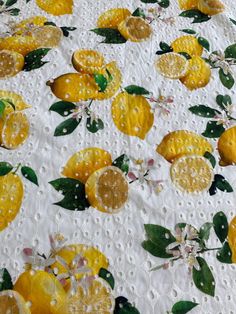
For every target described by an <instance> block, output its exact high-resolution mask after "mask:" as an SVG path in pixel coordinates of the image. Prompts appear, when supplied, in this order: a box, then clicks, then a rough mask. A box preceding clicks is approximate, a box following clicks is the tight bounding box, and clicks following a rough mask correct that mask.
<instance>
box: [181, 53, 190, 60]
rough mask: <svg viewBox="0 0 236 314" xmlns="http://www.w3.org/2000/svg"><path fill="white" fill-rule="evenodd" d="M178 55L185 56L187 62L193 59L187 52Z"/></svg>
mask: <svg viewBox="0 0 236 314" xmlns="http://www.w3.org/2000/svg"><path fill="white" fill-rule="evenodd" d="M178 54H180V55H182V56H184V57H185V58H186V59H187V60H189V59H191V58H192V57H191V56H190V55H189V54H188V53H187V52H184V51H181V52H178Z"/></svg>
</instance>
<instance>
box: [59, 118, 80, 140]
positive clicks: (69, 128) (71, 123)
mask: <svg viewBox="0 0 236 314" xmlns="http://www.w3.org/2000/svg"><path fill="white" fill-rule="evenodd" d="M81 120H82V119H81V118H80V120H79V121H77V119H75V118H69V119H67V120H65V121H63V122H62V123H60V124H59V125H58V126H57V127H56V129H55V132H54V136H64V135H68V134H71V133H72V132H73V131H74V130H75V129H76V128H77V126H78V125H79V124H80V122H81Z"/></svg>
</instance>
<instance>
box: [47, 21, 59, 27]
mask: <svg viewBox="0 0 236 314" xmlns="http://www.w3.org/2000/svg"><path fill="white" fill-rule="evenodd" d="M44 25H51V26H57V24H55V23H53V22H49V21H47V22H45V23H44Z"/></svg>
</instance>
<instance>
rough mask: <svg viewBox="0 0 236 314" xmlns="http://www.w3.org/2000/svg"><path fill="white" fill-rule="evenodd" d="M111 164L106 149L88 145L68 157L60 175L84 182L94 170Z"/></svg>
mask: <svg viewBox="0 0 236 314" xmlns="http://www.w3.org/2000/svg"><path fill="white" fill-rule="evenodd" d="M111 164H112V158H111V155H110V154H109V153H108V152H107V151H105V150H103V149H101V148H97V147H89V148H85V149H82V150H80V151H79V152H77V153H75V154H74V155H73V156H72V157H70V159H69V160H68V161H67V163H66V165H65V167H64V168H63V171H62V175H64V176H65V177H68V178H72V179H76V180H79V181H80V182H83V183H85V182H86V181H87V179H88V177H89V176H90V175H91V174H92V173H93V172H94V171H96V170H98V169H100V168H103V167H106V166H110V165H111Z"/></svg>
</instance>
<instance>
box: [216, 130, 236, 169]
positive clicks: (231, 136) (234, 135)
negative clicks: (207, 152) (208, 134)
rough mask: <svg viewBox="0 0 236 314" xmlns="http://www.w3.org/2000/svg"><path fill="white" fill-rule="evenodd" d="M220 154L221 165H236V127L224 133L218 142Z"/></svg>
mask: <svg viewBox="0 0 236 314" xmlns="http://www.w3.org/2000/svg"><path fill="white" fill-rule="evenodd" d="M218 152H219V154H220V158H221V159H220V165H221V166H228V165H235V164H236V126H233V127H231V128H229V129H227V130H226V131H224V132H223V133H222V134H221V136H220V138H219V140H218Z"/></svg>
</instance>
